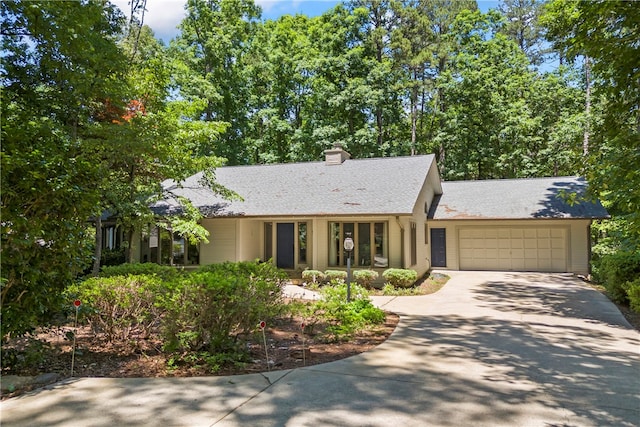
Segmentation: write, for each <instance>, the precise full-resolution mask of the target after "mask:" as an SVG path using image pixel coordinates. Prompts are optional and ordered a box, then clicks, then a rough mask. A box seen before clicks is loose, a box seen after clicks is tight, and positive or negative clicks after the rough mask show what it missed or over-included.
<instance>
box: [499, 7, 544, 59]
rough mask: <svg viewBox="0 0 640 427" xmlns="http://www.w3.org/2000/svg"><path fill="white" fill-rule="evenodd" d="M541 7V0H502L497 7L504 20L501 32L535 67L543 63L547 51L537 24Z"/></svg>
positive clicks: (541, 29) (540, 28)
mask: <svg viewBox="0 0 640 427" xmlns="http://www.w3.org/2000/svg"><path fill="white" fill-rule="evenodd" d="M543 5H544V2H543V1H541V0H503V1H502V3H501V4H500V7H499V10H500V12H502V14H503V15H504V17H505V18H506V19H505V25H504V27H503V29H502V32H503V33H504V34H506V35H507V36H508V37H509V38H510V39H512V40H514V41H515V42H516V43H517V44H518V46H519V47H520V49H521V50H522V51H523V52H524V53H525V55H527V58H529V62H531V64H533V65H535V66H539V65H541V64H542V63H543V62H544V59H545V53H546V50H547V49H546V48H545V46H544V45H545V39H544V34H543V28H542V26H541V25H540V23H539V22H538V20H539V17H540V14H541V11H542V6H543Z"/></svg>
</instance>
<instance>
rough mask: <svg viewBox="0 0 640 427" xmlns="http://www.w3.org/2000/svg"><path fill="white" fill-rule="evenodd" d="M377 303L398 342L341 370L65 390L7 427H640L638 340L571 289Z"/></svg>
mask: <svg viewBox="0 0 640 427" xmlns="http://www.w3.org/2000/svg"><path fill="white" fill-rule="evenodd" d="M448 274H451V275H452V279H451V280H450V281H449V283H448V284H447V285H446V286H445V287H444V288H443V289H442V290H441V291H440V292H438V293H436V294H433V295H427V296H421V297H398V298H391V297H377V298H375V300H376V303H377V304H379V305H381V306H383V307H385V308H387V309H389V310H392V311H395V312H397V313H399V314H400V315H401V321H400V324H399V325H398V328H397V329H396V331H395V332H394V334H393V335H392V336H391V338H390V339H389V340H388V341H387V342H385V343H384V344H382V345H380V346H379V347H377V348H376V349H374V350H372V351H369V352H367V353H364V354H361V355H358V356H355V357H351V358H349V359H345V360H341V361H338V362H333V363H328V364H325V365H317V366H312V367H308V368H301V369H296V370H293V371H280V372H272V373H267V374H264V375H260V374H254V375H245V376H236V377H208V378H157V379H108V378H82V379H73V380H68V381H65V382H61V383H57V384H55V385H52V386H50V387H48V388H46V389H42V390H39V391H35V392H32V393H29V394H27V395H24V396H20V397H17V398H14V399H10V400H8V401H5V402H2V404H1V406H0V409H1V415H0V416H1V418H0V420H1V422H2V425H3V426H113V425H136V426H143V425H145V426H146V425H148V426H152V425H153V426H157V425H163V426H392V425H397V426H492V427H493V426H510V427H511V426H567V427H568V426H638V425H640V334H639V333H638V332H637V331H635V330H633V329H631V327H630V326H629V324H628V323H627V322H626V321H625V319H624V318H623V317H622V315H621V314H620V313H619V312H618V310H617V309H616V307H615V306H614V305H612V304H611V303H610V302H609V301H608V300H607V299H606V298H605V297H603V296H602V295H601V294H600V293H598V292H596V291H594V290H593V289H591V288H589V287H588V286H586V285H585V284H583V283H582V282H581V281H580V280H577V279H575V278H572V277H571V276H568V275H555V274H538V273H495V272H450V273H448Z"/></svg>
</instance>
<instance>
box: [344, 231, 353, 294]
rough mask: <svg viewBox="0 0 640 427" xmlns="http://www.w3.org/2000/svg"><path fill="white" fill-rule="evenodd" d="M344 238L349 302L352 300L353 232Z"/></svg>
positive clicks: (346, 234) (347, 233)
mask: <svg viewBox="0 0 640 427" xmlns="http://www.w3.org/2000/svg"><path fill="white" fill-rule="evenodd" d="M344 234H345V236H346V237H345V239H344V250H345V251H346V252H347V302H351V251H352V250H353V239H352V238H351V233H350V232H348V231H347V232H346V233H344Z"/></svg>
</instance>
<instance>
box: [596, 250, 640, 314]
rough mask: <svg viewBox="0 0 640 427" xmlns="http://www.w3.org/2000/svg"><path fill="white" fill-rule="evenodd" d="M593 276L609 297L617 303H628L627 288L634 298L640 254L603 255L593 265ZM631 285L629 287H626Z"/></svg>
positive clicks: (618, 253) (639, 268) (639, 269)
mask: <svg viewBox="0 0 640 427" xmlns="http://www.w3.org/2000/svg"><path fill="white" fill-rule="evenodd" d="M594 273H595V274H594V275H595V278H596V280H597V281H599V282H600V283H602V284H603V285H604V286H605V288H606V289H607V294H608V295H609V297H610V298H611V299H612V300H613V301H616V302H618V303H628V302H629V295H628V293H627V292H628V290H627V288H629V289H631V292H632V293H633V294H634V297H635V296H636V293H637V289H636V287H635V286H636V284H637V283H635V282H637V279H638V277H639V276H640V253H638V252H637V251H634V252H615V253H612V254H608V255H604V256H603V257H602V258H601V259H600V261H599V262H598V263H597V264H596V265H595V268H594ZM629 283H631V284H630V285H628V284H629Z"/></svg>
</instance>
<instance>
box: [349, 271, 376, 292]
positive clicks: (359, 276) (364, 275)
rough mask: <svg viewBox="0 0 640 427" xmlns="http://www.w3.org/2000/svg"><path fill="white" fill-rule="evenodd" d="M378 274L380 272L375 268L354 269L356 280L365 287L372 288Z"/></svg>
mask: <svg viewBox="0 0 640 427" xmlns="http://www.w3.org/2000/svg"><path fill="white" fill-rule="evenodd" d="M378 276H379V274H378V272H377V271H374V270H354V272H353V278H354V280H355V281H356V282H357V283H358V284H359V285H361V286H364V287H365V288H370V287H371V284H372V283H373V282H374V281H375V280H376V279H377V278H378Z"/></svg>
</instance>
